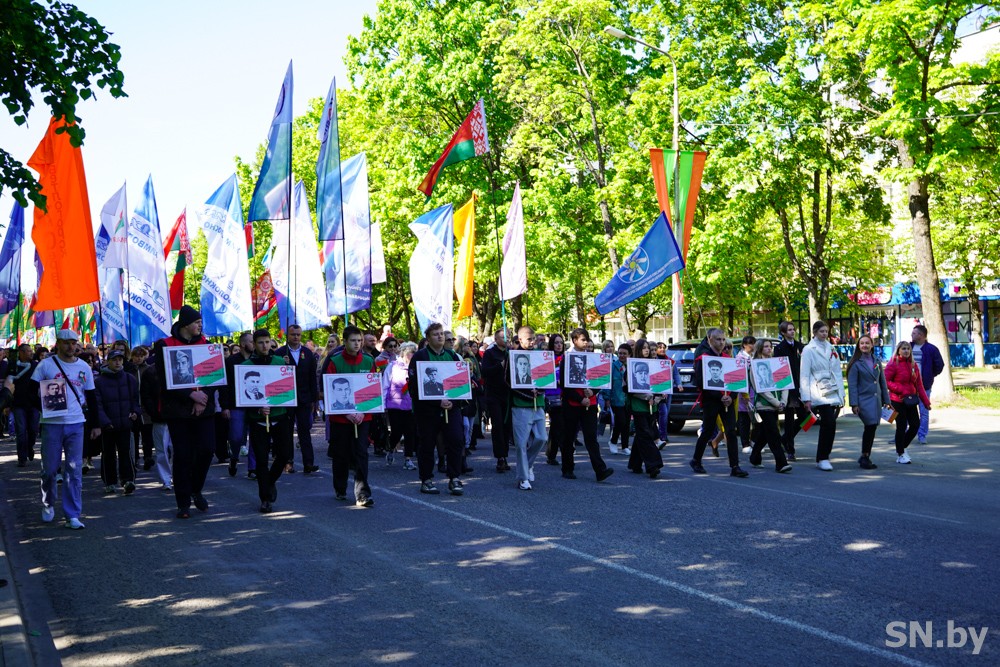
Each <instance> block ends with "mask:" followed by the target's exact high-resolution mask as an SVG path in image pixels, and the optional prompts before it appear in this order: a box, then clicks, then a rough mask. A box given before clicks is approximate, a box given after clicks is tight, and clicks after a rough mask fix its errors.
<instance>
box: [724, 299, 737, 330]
mask: <svg viewBox="0 0 1000 667" xmlns="http://www.w3.org/2000/svg"><path fill="white" fill-rule="evenodd" d="M726 320H727V322H726V324H727V325H728V326H729V329H728V331H729V335H730V336H734V335H736V328H735V327H736V306H729V312H728V315H727V317H726Z"/></svg>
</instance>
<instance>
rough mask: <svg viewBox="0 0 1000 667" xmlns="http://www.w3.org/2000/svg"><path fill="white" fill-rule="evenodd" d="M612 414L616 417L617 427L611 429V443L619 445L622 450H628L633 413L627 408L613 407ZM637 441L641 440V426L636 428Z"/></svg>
mask: <svg viewBox="0 0 1000 667" xmlns="http://www.w3.org/2000/svg"><path fill="white" fill-rule="evenodd" d="M611 412H612V414H614V416H615V426H614V428H612V429H611V442H616V443H618V446H619V447H621V448H622V449H628V436H629V423H630V422H631V421H632V413H631V412H629V411H628V408H627V407H626V406H624V405H623V406H621V407H620V408H617V407H614V406H612V407H611ZM635 434H636V440H638V439H639V426H638V424H636V427H635Z"/></svg>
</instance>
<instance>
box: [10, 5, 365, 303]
mask: <svg viewBox="0 0 1000 667" xmlns="http://www.w3.org/2000/svg"><path fill="white" fill-rule="evenodd" d="M75 4H76V5H77V6H78V7H79V8H80V9H81V10H83V11H84V12H86V13H88V14H90V15H91V16H93V17H94V18H95V19H97V20H98V21H99V22H100V23H101V24H102V25H104V27H105V28H106V29H107V30H108V31H109V32H110V33H112V36H111V41H112V42H114V43H116V44H118V45H119V46H120V47H121V52H122V59H121V62H120V63H119V68H120V69H121V71H122V72H123V73H124V74H125V91H126V92H127V93H128V97H127V98H119V99H115V98H112V97H111V96H110V95H109V94H107V93H106V92H104V91H102V90H100V89H97V99H96V100H90V101H85V102H82V103H81V104H80V105H78V107H77V114H78V116H79V117H80V118H81V119H82V120H81V124H82V126H83V128H84V129H85V130H86V132H87V138H86V140H85V143H84V145H83V148H82V151H83V162H84V168H85V170H86V173H87V186H88V188H87V189H88V191H89V195H90V209H91V215H92V216H93V223H94V225H95V226H96V225H97V224H99V222H100V211H101V207H102V206H103V205H104V203H105V202H106V201H107V200H108V199H110V198H111V196H112V195H113V194H114V193H115V192H117V191H118V189H119V188H120V187H121V186H122V183H127V185H128V207H129V211H132V210H134V209H135V207H136V206H137V205H138V203H139V198H140V196H141V194H142V188H143V185H144V184H145V182H146V178H147V176H149V175H150V174H152V176H153V187H154V190H155V193H156V203H157V209H158V212H159V217H160V228H161V229H162V230H164V232H165V231H166V230H169V229H170V227H171V226H172V225H173V223H174V221H175V220H176V219H177V216H178V215H180V213H181V211H182V210H183V209H184V208H185V207H193V206H195V205H196V204H198V203H201V202H204V201H205V200H206V199H208V197H209V196H210V195H211V194H212V193H213V192H214V191H215V190H216V188H218V187H219V186H220V185H221V184H222V183H223V181H225V180H226V179H227V178H229V176H230V175H231V174H232V173H233V172H234V171H235V159H234V158H235V157H236V156H240V157H241V158H243V159H244V160H251V159H252V158H253V157H254V154H255V151H256V150H257V146H258V145H260V144H263V143H265V142H266V141H267V132H268V129H269V127H270V124H271V116H272V115H273V113H274V106H275V103H276V102H277V98H278V91H279V90H280V88H281V82H282V79H283V78H284V75H285V70H286V69H287V67H288V61H289V60H292V61H293V63H294V64H293V69H294V94H293V100H292V111H293V113H294V114H295V115H296V116H298V115H302V114H304V113H305V112H306V109H307V102H308V101H309V100H310V99H312V98H316V97H325V95H326V92H327V90H328V88H329V87H330V81H331V79H332V78H333V77H336V78H337V86H338V87H339V88H346V87H349V84H348V81H347V68H346V66H345V65H344V55H345V54H346V52H347V38H348V36H349V35H358V34H360V32H361V29H362V20H363V18H364V16H365V15H366V14H370V15H373V16H374V14H375V5H376V0H351V1H350V2H346V1H345V0H333V1H332V2H331V1H330V0H327V1H325V2H324V1H320V0H294V1H293V2H285V3H274V2H263V1H260V0H240V1H234V0H208V1H206V0H200V1H197V2H196V1H192V0H174V1H172V2H170V3H151V2H135V1H134V0H131V1H123V0H99V1H98V0H77V2H76V3H75ZM278 9H280V10H282V11H277V10H278ZM36 93H37V91H36ZM34 99H35V107H34V108H33V109H32V111H31V113H30V114H29V116H28V123H27V125H25V126H21V127H18V126H17V125H15V124H14V122H13V121H12V120H11V118H10V116H9V115H8V114H6V113H3V114H0V146H3V147H4V149H5V150H7V151H8V152H10V153H11V154H12V155H13V156H14V157H15V158H16V159H18V160H20V161H21V162H27V160H28V158H29V157H30V156H31V154H32V153H33V152H34V150H35V147H36V146H37V145H38V143H39V141H41V139H42V137H43V136H44V134H45V130H46V129H47V127H48V122H49V114H50V112H49V109H48V107H47V106H45V104H44V103H43V102H42V100H41V95H38V94H36V95H35V97H34ZM13 204H14V199H13V197H11V196H10V193H9V192H3V193H2V195H0V217H2V220H0V226H2V227H3V228H4V229H6V226H7V224H8V220H9V215H10V211H11V207H12V206H13ZM31 218H32V212H31V209H30V208H29V210H28V211H27V212H26V215H25V223H26V226H27V227H28V231H27V237H28V238H27V241H26V243H27V245H28V247H26V248H25V254H24V255H23V261H22V263H21V264H22V281H23V282H22V285H23V286H24V287H23V290H22V291H24V292H28V293H30V292H32V291H34V285H35V280H36V278H35V271H34V266H33V265H32V261H31V257H33V256H34V245H33V244H31V239H30V236H31V232H30V226H31ZM191 220H192V218H191V217H189V218H188V221H189V224H190V223H191ZM190 231H191V233H192V234H194V230H193V229H192V230H190Z"/></svg>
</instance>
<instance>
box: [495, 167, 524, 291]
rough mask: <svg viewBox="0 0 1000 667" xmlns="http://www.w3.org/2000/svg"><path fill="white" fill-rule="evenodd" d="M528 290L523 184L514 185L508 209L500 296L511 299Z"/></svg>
mask: <svg viewBox="0 0 1000 667" xmlns="http://www.w3.org/2000/svg"><path fill="white" fill-rule="evenodd" d="M527 291H528V264H527V262H526V261H525V246H524V209H523V207H522V206H521V184H520V183H518V184H517V185H515V186H514V197H513V198H512V199H511V201H510V210H508V211H507V231H506V232H504V235H503V264H501V266H500V298H501V299H503V300H504V301H509V300H510V299H513V298H514V297H516V296H517V295H519V294H524V293H525V292H527Z"/></svg>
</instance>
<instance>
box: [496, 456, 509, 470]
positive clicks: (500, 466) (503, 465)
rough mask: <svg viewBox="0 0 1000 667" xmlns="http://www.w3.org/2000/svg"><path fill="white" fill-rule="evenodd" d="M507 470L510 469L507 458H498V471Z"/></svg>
mask: <svg viewBox="0 0 1000 667" xmlns="http://www.w3.org/2000/svg"><path fill="white" fill-rule="evenodd" d="M507 470H510V468H508V467H507V459H497V472H506V471H507Z"/></svg>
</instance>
